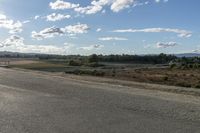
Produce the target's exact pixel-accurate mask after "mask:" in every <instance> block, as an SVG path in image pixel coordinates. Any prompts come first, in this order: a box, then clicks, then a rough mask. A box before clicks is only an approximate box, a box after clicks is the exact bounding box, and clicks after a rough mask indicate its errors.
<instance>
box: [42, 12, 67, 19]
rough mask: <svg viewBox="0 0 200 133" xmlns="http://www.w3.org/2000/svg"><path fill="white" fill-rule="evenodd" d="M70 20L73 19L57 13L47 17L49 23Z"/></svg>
mask: <svg viewBox="0 0 200 133" xmlns="http://www.w3.org/2000/svg"><path fill="white" fill-rule="evenodd" d="M68 18H71V16H70V15H63V14H56V13H52V14H50V15H47V16H46V19H47V21H59V20H63V19H68Z"/></svg>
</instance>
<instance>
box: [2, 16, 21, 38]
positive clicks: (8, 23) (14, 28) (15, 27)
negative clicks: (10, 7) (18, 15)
mask: <svg viewBox="0 0 200 133" xmlns="http://www.w3.org/2000/svg"><path fill="white" fill-rule="evenodd" d="M22 26H23V25H22V23H21V22H20V21H16V22H15V21H14V20H12V19H8V18H7V17H6V15H4V14H0V28H5V29H8V30H9V33H10V34H15V33H19V32H22Z"/></svg>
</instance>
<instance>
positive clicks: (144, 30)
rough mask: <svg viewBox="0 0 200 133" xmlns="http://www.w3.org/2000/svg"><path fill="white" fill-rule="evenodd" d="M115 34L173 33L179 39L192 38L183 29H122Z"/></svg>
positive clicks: (189, 33) (190, 33)
mask: <svg viewBox="0 0 200 133" xmlns="http://www.w3.org/2000/svg"><path fill="white" fill-rule="evenodd" d="M113 32H118V33H136V32H144V33H161V32H169V33H170V32H171V33H176V34H178V37H184V38H188V37H191V36H192V32H191V31H187V30H181V29H170V28H146V29H120V30H114V31H113Z"/></svg>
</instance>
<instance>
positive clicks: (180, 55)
mask: <svg viewBox="0 0 200 133" xmlns="http://www.w3.org/2000/svg"><path fill="white" fill-rule="evenodd" d="M175 56H177V57H200V53H183V54H175Z"/></svg>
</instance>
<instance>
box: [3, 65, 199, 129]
mask: <svg viewBox="0 0 200 133" xmlns="http://www.w3.org/2000/svg"><path fill="white" fill-rule="evenodd" d="M0 133H200V98H198V97H193V96H186V95H180V94H171V93H166V92H160V91H153V90H143V89H137V88H129V87H123V86H119V85H111V84H100V83H94V82H85V81H78V80H73V79H70V78H62V77H59V76H50V75H48V74H40V73H36V72H25V71H20V70H11V69H4V68H0Z"/></svg>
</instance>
